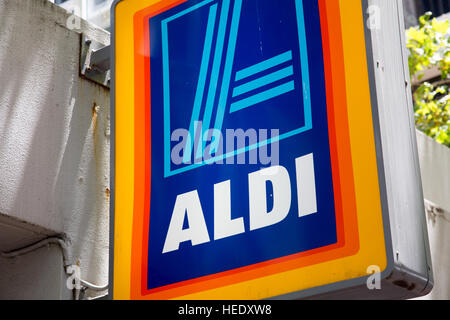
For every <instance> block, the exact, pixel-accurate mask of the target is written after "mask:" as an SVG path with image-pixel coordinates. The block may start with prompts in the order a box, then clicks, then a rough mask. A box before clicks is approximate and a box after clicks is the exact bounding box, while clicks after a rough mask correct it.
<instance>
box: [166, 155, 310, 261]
mask: <svg viewBox="0 0 450 320" xmlns="http://www.w3.org/2000/svg"><path fill="white" fill-rule="evenodd" d="M295 168H296V183H297V198H298V203H299V206H298V208H299V209H298V217H299V218H301V217H304V216H307V215H310V214H314V213H316V212H317V200H316V184H315V172H314V157H313V154H309V155H306V156H304V157H300V158H297V159H296V160H295ZM248 181H249V190H248V193H249V222H250V231H253V230H257V229H261V228H266V227H269V226H272V225H275V224H277V223H279V222H281V221H283V220H284V219H285V218H286V217H287V215H288V214H289V211H290V208H291V200H292V191H291V190H292V186H291V181H290V178H289V174H288V171H287V170H286V168H284V167H282V166H274V167H270V168H265V169H262V170H259V171H257V172H253V173H250V174H249V175H248ZM267 183H270V184H271V185H272V190H273V192H272V195H273V206H272V209H271V210H270V211H269V210H268V208H267V201H266V197H267ZM230 185H231V184H230V181H229V180H227V181H223V182H220V183H217V184H215V185H214V240H219V239H224V238H228V237H232V236H234V235H238V234H241V233H244V232H245V227H244V218H243V217H240V218H237V219H231V186H230ZM185 219H187V222H188V225H189V227H188V228H185V229H183V224H184V222H185ZM185 241H190V242H191V244H192V246H196V245H200V244H203V243H207V242H210V236H209V234H208V228H207V226H206V222H205V216H204V212H203V209H202V205H201V202H200V197H199V195H198V192H197V190H195V191H191V192H187V193H184V194H181V195H179V196H178V197H177V198H176V201H175V205H174V209H173V212H172V218H171V220H170V225H169V228H168V231H167V236H166V240H165V243H164V248H163V250H162V252H163V253H168V252H171V251H176V250H178V249H179V246H180V243H182V242H185Z"/></svg>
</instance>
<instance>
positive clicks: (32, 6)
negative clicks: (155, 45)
mask: <svg viewBox="0 0 450 320" xmlns="http://www.w3.org/2000/svg"><path fill="white" fill-rule="evenodd" d="M68 17H69V16H68V14H67V13H66V11H65V10H64V9H62V8H59V7H57V6H55V5H53V4H51V3H50V2H48V1H47V0H0V214H1V215H2V217H3V218H2V224H4V225H8V220H10V221H11V223H12V222H13V221H16V222H17V221H21V222H20V223H22V224H26V225H27V226H28V229H30V230H31V229H33V228H35V229H36V232H35V234H34V238H33V239H32V240H31V239H30V240H29V241H30V242H31V241H36V239H37V238H39V235H41V238H45V237H47V236H48V235H50V234H59V235H65V236H66V237H67V238H68V241H69V244H70V245H69V253H70V259H71V262H72V263H76V262H78V261H79V262H80V265H81V270H82V278H83V279H85V280H87V281H89V282H92V283H94V284H99V285H104V284H105V283H107V281H108V238H109V235H108V234H109V201H108V200H109V189H108V188H109V90H107V89H105V88H103V87H101V86H98V85H96V84H94V83H92V82H90V81H88V80H84V79H81V78H80V77H79V45H80V32H83V33H85V34H87V35H89V36H90V37H91V38H92V39H94V40H97V41H99V42H101V43H104V44H109V34H108V33H107V32H105V31H103V30H101V29H98V28H96V27H94V26H91V25H88V24H87V23H85V22H82V24H81V28H80V30H69V29H68V28H67V27H66V25H67V24H66V21H67V19H68ZM94 105H96V106H98V107H97V108H94ZM20 223H19V224H20ZM16 224H17V223H16ZM38 229H39V230H38ZM2 230H6V229H0V232H2ZM8 230H9V231H8V232H9V233H6V231H3V234H4V235H6V234H13V232H12V231H11V230H12V229H11V228H9V229H8ZM42 230H45V231H42ZM33 231H34V230H33ZM9 238H10V237H4V238H0V239H2V242H3V245H4V247H6V244H8V243H7V242H8V241H9ZM26 244H29V243H21V246H23V245H26ZM1 247H2V245H1V244H0V248H1ZM8 249H11V247H9V248H8ZM46 250H47V249H46V248H44V249H40V250H39V251H37V252H35V253H33V254H29V255H26V256H23V257H20V258H16V259H14V260H15V261H11V260H5V259H1V258H0V298H15V299H20V298H39V299H42V298H55V297H67V292H65V291H64V290H66V289H65V281H62V277H61V272H62V271H63V269H62V265H61V252H60V251H59V249H58V248H57V247H56V248H53V247H52V249H51V250H50V251H48V250H47V251H46ZM58 255H59V258H58V257H57V256H58ZM58 270H60V271H61V272H57V271H58ZM45 283H48V284H50V287H49V288H47V290H43V287H42V286H44V284H45ZM31 287H33V288H31ZM66 291H67V290H66ZM69 296H70V292H69Z"/></svg>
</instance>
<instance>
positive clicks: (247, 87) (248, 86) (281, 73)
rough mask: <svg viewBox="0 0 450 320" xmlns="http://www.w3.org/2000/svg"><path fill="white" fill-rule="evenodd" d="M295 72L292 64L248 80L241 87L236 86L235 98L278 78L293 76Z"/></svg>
mask: <svg viewBox="0 0 450 320" xmlns="http://www.w3.org/2000/svg"><path fill="white" fill-rule="evenodd" d="M293 74H294V68H293V67H292V66H290V67H287V68H284V69H281V70H278V71H275V72H273V73H271V74H268V75H266V76H264V77H261V78H259V79H256V80H253V81H250V82H247V83H245V84H243V85H241V86H239V87H236V88H234V90H233V98H234V97H236V96H239V95H241V94H244V93H247V92H250V91H252V90H255V89H258V88H261V87H263V86H265V85H268V84H271V83H274V82H276V81H278V80H281V79H284V78H286V77H289V76H292V75H293Z"/></svg>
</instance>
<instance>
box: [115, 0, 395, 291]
mask: <svg viewBox="0 0 450 320" xmlns="http://www.w3.org/2000/svg"><path fill="white" fill-rule="evenodd" d="M113 11H114V12H113V15H114V22H115V26H114V27H113V32H114V44H113V46H114V55H115V63H114V79H113V80H114V95H113V103H114V107H115V111H114V116H115V117H114V121H115V153H114V162H113V164H114V175H115V187H114V193H115V199H114V207H113V209H112V211H113V213H114V221H113V222H114V223H113V226H114V228H113V237H112V239H113V241H114V252H113V254H114V259H113V262H112V266H113V279H114V289H113V290H114V298H116V299H130V298H131V299H172V298H187V299H202V298H208V299H209V298H218V299H224V298H231V299H256V298H270V297H276V296H283V295H287V294H293V293H299V294H300V296H301V295H302V294H303V295H305V296H308V295H311V294H314V293H320V292H323V288H324V287H325V286H327V285H334V284H336V288H335V289H339V288H341V287H342V288H343V287H346V286H349V284H350V283H354V282H355V281H356V282H358V284H362V283H365V281H366V278H367V277H368V276H369V274H368V271H367V270H368V268H369V267H371V266H372V267H373V266H377V267H378V268H379V272H380V273H383V272H384V273H386V272H389V268H390V261H389V259H390V257H391V252H390V251H391V250H389V247H390V244H389V241H390V238H389V237H390V235H389V232H388V231H387V230H386V218H385V216H384V213H383V210H382V194H381V193H380V190H382V188H380V184H379V181H380V179H379V163H378V162H377V148H376V147H375V142H376V141H375V134H374V132H376V130H377V128H376V123H375V122H374V119H373V118H372V114H373V110H374V106H373V103H372V100H371V91H370V86H369V83H370V81H369V77H370V76H369V70H368V65H367V52H366V45H365V44H366V39H365V32H364V27H365V26H364V23H363V5H362V4H361V1H356V0H348V1H338V0H326V1H325V0H283V1H281V2H274V1H270V0H188V1H183V0H182V1H172V0H170V1H151V0H148V1H140V0H139V1H134V0H122V1H117V2H116V4H115V6H114V10H113ZM348 16H352V17H353V19H354V21H353V22H351V23H348V22H346V20H345V17H348ZM371 270H372V269H371ZM355 279H356V280H355ZM321 288H322V289H321ZM321 290H322V291H321ZM366 290H368V289H366Z"/></svg>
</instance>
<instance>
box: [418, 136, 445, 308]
mask: <svg viewBox="0 0 450 320" xmlns="http://www.w3.org/2000/svg"><path fill="white" fill-rule="evenodd" d="M417 145H418V148H419V158H420V168H421V175H422V184H423V192H424V197H425V199H426V200H428V201H431V202H432V203H434V204H435V205H436V207H438V209H437V210H436V209H435V210H430V209H431V208H430V207H429V206H427V207H428V210H427V223H428V237H429V239H430V248H431V258H432V263H433V272H434V288H433V291H432V292H431V293H430V294H429V295H427V296H426V297H424V298H423V299H446V300H449V299H450V149H449V148H447V147H446V146H444V145H441V144H439V143H437V142H436V141H434V140H433V139H431V138H429V137H427V136H426V135H424V134H423V133H421V132H417ZM439 208H440V209H441V210H439Z"/></svg>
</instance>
